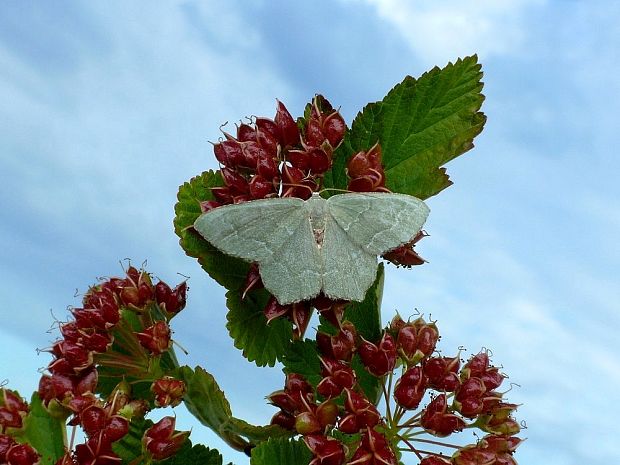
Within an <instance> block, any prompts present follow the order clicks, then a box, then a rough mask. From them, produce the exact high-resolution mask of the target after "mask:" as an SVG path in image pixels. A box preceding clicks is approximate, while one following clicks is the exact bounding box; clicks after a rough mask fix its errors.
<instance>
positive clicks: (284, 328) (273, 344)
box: [226, 290, 293, 366]
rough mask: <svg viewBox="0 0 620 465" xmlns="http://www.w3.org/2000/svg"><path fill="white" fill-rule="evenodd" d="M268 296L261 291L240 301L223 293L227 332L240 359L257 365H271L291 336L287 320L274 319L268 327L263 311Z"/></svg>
mask: <svg viewBox="0 0 620 465" xmlns="http://www.w3.org/2000/svg"><path fill="white" fill-rule="evenodd" d="M269 297H270V295H269V293H268V292H267V291H264V290H263V291H257V292H252V293H249V294H248V295H246V296H245V299H243V300H242V299H241V295H239V293H238V292H236V291H229V292H227V293H226V306H227V307H228V314H227V316H226V318H227V320H228V323H227V324H226V327H227V328H228V333H229V334H230V337H232V338H233V340H234V344H235V347H236V348H237V349H239V350H241V351H243V356H244V357H245V358H247V359H248V360H249V361H250V362H254V363H256V365H258V366H265V365H269V366H274V365H275V363H276V361H277V360H279V359H280V358H281V356H282V354H283V353H284V352H285V351H286V349H287V347H288V346H289V344H290V341H291V339H292V337H293V327H292V323H291V322H290V321H289V320H288V319H286V318H276V319H274V320H272V321H271V322H270V323H269V324H267V318H265V315H264V313H263V309H264V308H265V306H266V305H267V301H268V300H269Z"/></svg>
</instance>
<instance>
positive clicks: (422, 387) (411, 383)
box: [394, 366, 427, 410]
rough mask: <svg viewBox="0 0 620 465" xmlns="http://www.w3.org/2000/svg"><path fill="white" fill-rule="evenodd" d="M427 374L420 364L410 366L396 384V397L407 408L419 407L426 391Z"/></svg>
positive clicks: (399, 403)
mask: <svg viewBox="0 0 620 465" xmlns="http://www.w3.org/2000/svg"><path fill="white" fill-rule="evenodd" d="M426 381H427V379H426V376H425V375H424V373H423V372H422V368H421V367H419V366H416V367H413V368H409V369H408V370H407V371H406V372H405V373H404V374H403V375H402V376H401V377H400V379H399V380H398V381H397V382H396V385H395V386H394V398H395V399H396V402H397V403H398V405H400V406H401V407H403V408H406V409H409V410H410V409H414V408H417V407H418V405H419V404H420V402H421V401H422V397H424V393H425V391H426Z"/></svg>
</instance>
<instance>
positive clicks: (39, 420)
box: [11, 392, 65, 465]
mask: <svg viewBox="0 0 620 465" xmlns="http://www.w3.org/2000/svg"><path fill="white" fill-rule="evenodd" d="M11 435H12V436H14V437H15V438H16V439H17V440H18V441H19V442H26V443H28V444H30V445H31V446H32V447H34V448H35V449H36V450H37V452H38V453H39V454H41V462H40V463H41V465H47V464H54V463H56V461H57V460H58V459H59V458H60V457H62V456H63V454H64V453H65V443H64V441H65V422H64V421H63V420H61V419H58V418H54V417H52V416H51V415H50V414H49V413H48V411H47V410H46V409H45V407H44V406H43V404H42V403H41V399H40V398H39V395H38V394H37V393H36V392H35V393H33V394H32V397H31V399H30V411H29V413H28V415H27V416H26V417H25V418H24V426H23V429H21V430H19V431H16V432H15V433H11Z"/></svg>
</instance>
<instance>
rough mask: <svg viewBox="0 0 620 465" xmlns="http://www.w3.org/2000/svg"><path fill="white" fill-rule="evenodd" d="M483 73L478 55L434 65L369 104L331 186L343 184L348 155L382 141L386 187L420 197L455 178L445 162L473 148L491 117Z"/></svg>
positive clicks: (336, 166)
mask: <svg viewBox="0 0 620 465" xmlns="http://www.w3.org/2000/svg"><path fill="white" fill-rule="evenodd" d="M481 78H482V72H481V66H480V65H479V64H478V57H477V56H476V55H474V56H471V57H467V58H463V59H459V60H457V61H456V63H454V64H452V63H449V64H448V65H447V66H446V67H445V68H443V69H439V68H437V67H435V68H433V69H432V70H431V71H429V72H427V73H424V74H423V75H422V76H421V77H420V78H419V79H417V80H416V79H414V78H412V77H411V76H407V77H406V78H405V79H404V81H403V82H401V83H400V84H398V85H396V86H395V87H394V88H393V89H392V90H391V91H390V92H389V93H388V94H387V95H386V97H385V98H384V99H383V100H382V101H381V102H375V103H371V104H368V105H367V106H366V107H365V108H364V109H363V110H362V112H360V113H359V114H358V115H357V117H356V118H355V121H353V124H352V127H351V131H350V133H349V137H348V139H347V140H345V143H344V144H343V147H342V148H341V149H339V151H342V153H343V154H345V156H340V154H338V156H337V157H336V160H335V162H334V173H333V174H332V184H333V186H331V187H340V188H342V183H343V180H345V179H346V178H343V174H344V165H343V163H346V161H347V160H348V157H350V155H352V154H353V153H356V152H358V151H360V150H368V149H369V148H370V147H372V146H373V145H374V144H375V143H376V142H379V144H380V145H381V149H382V153H383V159H382V160H383V166H384V167H385V176H386V186H387V187H388V188H389V189H390V190H392V191H394V192H402V193H404V194H410V195H413V196H415V197H418V198H420V199H426V198H428V197H431V196H433V195H436V194H437V193H439V192H440V191H442V190H443V189H445V188H446V187H448V186H450V185H451V184H452V182H451V181H450V180H449V178H448V175H447V174H446V171H445V169H444V168H441V167H442V166H443V165H444V164H445V163H447V162H449V161H450V160H452V159H454V158H455V157H457V156H459V155H461V154H463V153H465V152H467V151H468V150H470V149H471V148H472V147H473V139H474V137H475V136H477V135H478V134H479V133H480V131H482V128H483V126H484V123H485V121H486V117H485V116H484V114H483V113H481V112H480V111H479V110H480V107H481V106H482V102H483V100H484V96H483V95H482V94H481V93H480V91H481V90H482V82H481Z"/></svg>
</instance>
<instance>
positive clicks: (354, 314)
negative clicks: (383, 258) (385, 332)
mask: <svg viewBox="0 0 620 465" xmlns="http://www.w3.org/2000/svg"><path fill="white" fill-rule="evenodd" d="M384 280H385V267H384V265H383V263H379V267H378V269H377V278H376V279H375V282H374V283H373V285H372V286H370V288H369V289H368V291H367V292H366V296H365V297H364V300H363V301H362V302H351V303H350V304H349V305H348V306H347V308H346V309H345V311H344V319H345V320H349V321H350V322H351V323H353V324H354V325H355V329H356V330H357V333H358V334H360V335H361V336H363V337H364V338H365V339H367V340H369V341H375V340H377V339H379V338H380V337H381V331H382V324H381V300H382V299H383V282H384Z"/></svg>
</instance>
